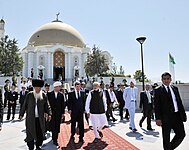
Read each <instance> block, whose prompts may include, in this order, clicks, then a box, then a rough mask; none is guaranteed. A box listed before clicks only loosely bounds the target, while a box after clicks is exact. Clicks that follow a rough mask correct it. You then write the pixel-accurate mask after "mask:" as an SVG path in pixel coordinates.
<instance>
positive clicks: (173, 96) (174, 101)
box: [164, 85, 178, 112]
mask: <svg viewBox="0 0 189 150" xmlns="http://www.w3.org/2000/svg"><path fill="white" fill-rule="evenodd" d="M164 86H165V89H166V90H167V92H168V88H167V86H166V85H164ZM169 89H170V91H171V96H172V100H173V105H174V109H175V112H178V105H177V100H176V96H175V93H174V92H173V89H172V87H171V86H170V85H169Z"/></svg>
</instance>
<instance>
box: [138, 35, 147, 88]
mask: <svg viewBox="0 0 189 150" xmlns="http://www.w3.org/2000/svg"><path fill="white" fill-rule="evenodd" d="M136 40H137V41H138V42H139V43H140V46H141V63H142V89H143V91H144V64H143V48H142V44H143V43H144V41H145V40H146V37H139V38H137V39H136Z"/></svg>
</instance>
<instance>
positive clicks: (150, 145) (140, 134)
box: [0, 110, 189, 150]
mask: <svg viewBox="0 0 189 150" xmlns="http://www.w3.org/2000/svg"><path fill="white" fill-rule="evenodd" d="M114 116H115V117H116V118H117V119H118V120H117V121H116V122H115V123H112V122H109V123H110V124H109V125H110V127H109V128H110V129H111V130H112V131H114V132H115V133H117V134H118V135H119V136H121V137H122V138H124V139H125V140H127V141H128V142H130V143H131V144H133V145H134V146H136V147H137V148H139V149H141V150H161V149H162V138H161V137H162V135H161V128H160V127H158V126H156V125H155V122H154V121H152V128H154V129H155V130H154V131H147V130H146V122H144V123H143V128H140V127H139V125H138V122H139V120H140V118H141V116H142V113H136V118H135V122H136V127H137V129H138V131H137V132H136V133H133V132H130V130H129V122H128V121H127V120H123V121H120V120H119V115H118V111H117V110H116V111H114ZM187 116H188V118H189V112H187ZM17 118H18V114H17V115H16V117H15V120H14V121H6V120H5V119H6V114H5V115H4V124H3V130H2V131H1V132H0V150H26V149H27V146H26V143H25V142H24V139H25V125H24V123H25V121H24V120H23V121H19V120H18V119H17ZM185 129H186V137H185V139H184V141H183V143H182V144H181V145H180V146H179V148H177V150H187V149H188V147H189V144H188V141H189V136H188V133H189V122H188V121H187V122H186V123H185ZM171 135H172V136H173V134H171ZM84 139H85V137H84ZM42 149H43V150H55V149H56V147H55V146H54V145H53V144H52V141H51V136H50V133H48V138H47V140H45V141H44V144H43V147H42Z"/></svg>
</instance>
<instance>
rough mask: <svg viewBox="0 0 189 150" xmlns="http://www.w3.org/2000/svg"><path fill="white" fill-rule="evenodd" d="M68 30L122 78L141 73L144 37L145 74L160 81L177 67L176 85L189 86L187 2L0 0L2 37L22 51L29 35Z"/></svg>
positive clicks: (144, 0)
mask: <svg viewBox="0 0 189 150" xmlns="http://www.w3.org/2000/svg"><path fill="white" fill-rule="evenodd" d="M58 12H60V16H59V19H60V20H62V21H63V22H65V23H68V24H70V25H72V26H73V27H74V28H76V29H77V30H78V31H79V32H80V33H81V35H82V36H83V38H84V40H85V43H86V44H87V46H89V47H92V46H93V45H94V44H96V45H97V46H99V47H100V49H102V50H107V51H109V52H110V53H111V55H112V56H113V62H115V63H116V65H117V66H120V65H123V68H124V70H125V73H126V74H131V75H133V74H134V72H135V70H137V69H141V55H140V44H139V43H138V42H137V41H136V38H137V37H139V36H146V38H147V39H146V41H145V43H144V44H143V48H144V72H145V74H146V75H147V77H148V78H149V79H152V80H153V81H158V80H159V79H160V75H161V74H162V72H164V71H168V70H169V66H168V64H169V63H168V53H169V52H170V53H171V54H172V55H173V57H174V59H175V62H176V65H175V75H176V80H181V81H182V82H189V69H188V67H187V66H188V65H189V42H188V41H189V40H188V35H189V1H188V0H153V1H152V0H0V17H3V18H4V20H5V22H6V27H5V29H6V34H7V35H9V37H10V38H16V39H17V40H18V43H19V47H20V48H21V49H22V48H24V47H25V46H26V45H27V42H28V40H29V38H30V36H31V35H32V33H33V32H34V31H35V30H36V29H38V28H39V27H40V26H41V25H43V24H45V23H48V22H50V21H52V20H54V19H55V18H56V13H58Z"/></svg>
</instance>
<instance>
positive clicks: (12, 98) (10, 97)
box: [7, 91, 18, 104]
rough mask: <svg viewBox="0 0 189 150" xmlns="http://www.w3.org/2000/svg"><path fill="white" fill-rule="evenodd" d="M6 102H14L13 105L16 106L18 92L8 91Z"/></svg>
mask: <svg viewBox="0 0 189 150" xmlns="http://www.w3.org/2000/svg"><path fill="white" fill-rule="evenodd" d="M7 99H8V102H9V103H10V102H14V104H16V101H17V100H18V92H16V91H13V92H12V91H9V92H8V98H7Z"/></svg>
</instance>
